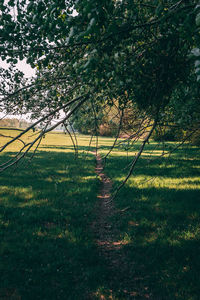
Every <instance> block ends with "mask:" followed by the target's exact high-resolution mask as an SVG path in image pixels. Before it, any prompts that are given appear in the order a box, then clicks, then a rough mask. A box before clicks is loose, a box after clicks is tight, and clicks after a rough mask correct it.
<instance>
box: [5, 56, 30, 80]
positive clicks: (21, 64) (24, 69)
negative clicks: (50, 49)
mask: <svg viewBox="0 0 200 300" xmlns="http://www.w3.org/2000/svg"><path fill="white" fill-rule="evenodd" d="M8 66H9V65H8V64H7V63H6V62H5V61H2V60H1V58H0V67H2V68H5V69H7V68H8ZM16 66H17V68H18V69H19V70H20V71H22V72H24V74H25V76H26V77H32V76H34V75H35V70H34V69H32V68H31V67H30V66H29V65H28V64H27V63H26V60H25V59H23V60H22V61H19V62H18V64H17V65H16Z"/></svg>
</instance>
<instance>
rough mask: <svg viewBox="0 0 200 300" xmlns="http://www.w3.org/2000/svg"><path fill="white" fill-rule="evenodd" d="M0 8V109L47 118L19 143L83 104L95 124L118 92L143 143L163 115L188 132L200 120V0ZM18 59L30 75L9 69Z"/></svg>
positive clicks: (28, 1) (79, 1)
mask: <svg viewBox="0 0 200 300" xmlns="http://www.w3.org/2000/svg"><path fill="white" fill-rule="evenodd" d="M0 9H1V13H0V53H1V59H3V60H6V61H7V62H9V63H10V65H11V67H10V69H9V70H5V69H3V68H1V69H0V80H1V87H0V94H1V102H0V103H1V104H0V108H1V110H2V111H5V112H12V113H13V112H14V113H15V112H16V111H20V113H27V112H29V113H31V114H32V117H33V118H34V119H38V121H36V122H35V124H36V125H37V124H38V123H39V122H44V129H43V131H42V132H41V135H39V136H38V137H37V139H35V140H34V141H33V144H30V145H28V146H26V147H25V148H24V149H23V150H26V151H27V150H28V149H30V148H31V147H33V145H35V144H36V143H37V142H39V141H40V138H41V136H42V135H43V134H45V133H46V132H48V131H50V130H52V129H53V128H55V127H56V124H55V125H51V126H49V124H50V122H51V119H52V118H53V117H54V118H55V117H57V116H58V115H59V113H60V111H61V110H64V112H65V114H66V115H65V117H63V119H62V120H61V121H60V120H59V121H58V122H57V124H58V125H59V124H61V123H62V122H63V123H65V122H66V121H67V120H69V118H70V117H71V116H73V115H74V114H75V113H76V111H78V109H79V108H80V107H81V106H82V105H83V106H86V107H87V108H88V113H89V114H93V115H94V122H93V123H94V124H93V125H94V127H95V126H97V123H98V113H99V111H101V110H102V109H103V108H104V107H109V106H110V107H111V106H113V105H115V103H116V101H117V103H118V110H119V112H120V113H121V112H122V111H123V110H124V109H125V108H126V107H127V105H128V103H130V102H132V104H133V107H137V110H139V111H140V112H141V116H142V117H140V120H141V127H142V126H143V125H142V124H145V125H144V127H142V128H144V130H146V131H147V134H146V138H145V139H144V143H143V144H142V147H143V146H145V143H146V142H147V141H148V139H149V138H150V136H151V134H152V132H153V130H154V129H155V128H156V127H158V126H163V125H164V124H165V125H166V124H169V123H170V124H171V123H173V124H174V125H175V126H182V127H184V128H185V129H187V130H188V132H189V135H190V132H191V133H192V132H194V131H195V130H197V129H198V127H199V115H200V102H199V82H200V50H199V47H200V46H199V45H200V35H199V33H200V5H199V4H198V1H196V0H179V1H178V0H166V1H163V0H153V1H149V0H143V1H140V0H134V1H133V0H112V1H107V0H102V1H98V0H89V1H88V0H76V1H75V0H54V1H52V0H37V1H33V0H17V1H15V0H10V1H1V3H0ZM23 59H25V60H26V61H27V63H28V64H30V65H31V66H32V67H33V68H36V69H37V72H36V77H35V78H32V79H24V77H23V74H22V72H20V71H18V70H17V69H16V68H15V65H16V63H17V61H18V60H23ZM142 120H143V121H142ZM144 120H145V121H144ZM142 122H143V123H142ZM119 123H120V122H119ZM147 123H148V125H147ZM47 124H48V127H47ZM141 127H140V128H139V129H138V134H141V136H143V135H144V130H143V129H141ZM47 128H48V129H47ZM118 135H119V131H117V136H118ZM133 136H134V135H133ZM20 137H21V136H20ZM10 142H11V141H10ZM10 142H9V143H10ZM9 143H7V144H6V145H5V146H4V147H2V149H1V151H3V150H4V149H5V147H7V145H8V144H9ZM26 151H25V152H26ZM17 159H18V158H17ZM136 161H137V159H136ZM8 165H10V164H8ZM3 169H4V168H3Z"/></svg>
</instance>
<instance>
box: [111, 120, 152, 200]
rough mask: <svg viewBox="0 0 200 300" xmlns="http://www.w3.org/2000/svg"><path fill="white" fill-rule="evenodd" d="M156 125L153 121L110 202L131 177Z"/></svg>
mask: <svg viewBox="0 0 200 300" xmlns="http://www.w3.org/2000/svg"><path fill="white" fill-rule="evenodd" d="M156 124H157V121H156V120H155V121H154V124H153V126H152V128H151V130H150V131H149V133H148V135H147V136H146V138H145V139H144V141H143V143H142V146H141V147H140V150H139V152H138V154H137V155H136V157H135V158H134V160H133V161H132V164H131V167H130V170H129V172H128V175H127V176H126V178H125V180H124V181H123V182H122V183H121V184H120V186H119V187H118V188H117V190H116V191H115V193H114V195H113V196H112V199H111V200H113V199H114V198H115V197H116V196H117V194H118V193H119V191H120V190H121V188H122V187H123V186H124V185H125V183H126V182H127V180H128V179H129V177H130V176H131V175H132V173H133V169H134V167H135V165H136V163H137V161H138V159H139V157H140V156H141V154H142V152H143V150H144V147H145V145H146V143H147V142H148V140H149V138H150V137H151V135H152V133H153V131H154V129H155V127H156Z"/></svg>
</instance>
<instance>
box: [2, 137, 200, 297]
mask: <svg viewBox="0 0 200 300" xmlns="http://www.w3.org/2000/svg"><path fill="white" fill-rule="evenodd" d="M4 134H5V131H4ZM12 134H15V132H12V131H9V133H8V135H12ZM26 138H27V139H28V136H27V137H26ZM89 139H90V137H87V136H79V145H80V146H79V149H80V151H79V155H78V157H77V158H76V159H75V157H74V151H73V146H72V145H71V143H70V139H69V138H68V137H66V136H65V135H64V134H58V133H51V134H49V135H47V136H46V137H45V139H43V141H42V144H41V146H40V148H39V151H38V152H37V153H36V155H35V157H34V158H33V159H32V160H31V162H29V161H28V159H26V160H24V161H23V163H22V164H20V165H19V166H18V168H15V169H12V170H7V171H5V172H4V173H2V174H1V175H0V183H1V185H0V240H1V245H0V274H1V280H0V299H23V300H29V299H30V300H31V299H41V300H45V299H52V300H57V299H69V300H75V299H88V298H89V295H93V296H92V297H93V299H96V298H97V299H119V300H123V299H129V298H130V299H152V300H164V299H166V300H168V299H169V300H173V299H181V300H198V299H199V295H200V288H199V287H200V276H199V274H200V258H199V253H200V177H199V176H200V173H199V171H200V151H199V149H198V148H196V147H191V146H188V145H186V146H183V147H181V149H179V150H178V151H177V152H175V153H174V154H172V155H171V156H167V157H165V158H162V159H160V158H159V155H160V154H162V149H161V147H160V146H159V145H157V144H155V143H154V142H150V144H149V145H147V148H146V151H145V153H144V155H143V156H142V158H141V159H140V161H139V162H138V164H137V166H136V169H135V172H134V174H133V176H132V177H131V179H130V180H129V181H128V182H127V184H126V186H125V187H124V188H123V189H122V190H121V191H120V193H119V195H118V197H117V198H116V199H115V206H116V209H117V212H116V214H115V215H114V216H112V222H113V224H116V225H117V228H118V231H117V232H118V233H117V236H116V237H115V238H116V240H117V241H119V240H120V241H125V243H124V246H123V249H122V252H123V256H124V257H125V258H126V260H125V264H126V266H123V268H122V269H123V270H125V272H124V273H123V272H120V270H119V274H117V275H116V276H115V279H112V280H111V277H112V274H111V273H110V270H109V268H108V267H107V264H106V260H105V259H104V257H102V256H100V255H99V253H98V248H97V246H96V243H95V239H94V234H93V232H92V230H91V224H92V223H93V222H94V220H95V218H96V215H95V214H96V211H95V207H96V202H97V198H96V197H97V193H98V189H99V181H98V178H97V176H96V175H95V160H94V157H93V155H92V154H88V155H87V150H88V144H89ZM3 142H5V140H3V138H1V143H2V144H3ZM112 142H113V139H111V138H100V139H99V144H100V146H101V149H100V152H101V154H102V155H104V154H105V153H106V151H107V150H108V148H109V146H110V145H111V144H112ZM173 145H174V144H173V143H167V145H166V150H167V149H171V147H172V146H173ZM18 146H19V145H18V143H16V144H15V145H12V146H9V147H8V149H7V151H6V152H4V154H3V155H2V156H1V159H2V161H5V159H7V158H10V157H12V156H13V155H14V153H15V152H16V151H17V148H18ZM94 147H95V143H94V142H93V143H92V149H93V150H94ZM138 147H139V145H138V144H137V145H136V148H134V149H131V151H130V152H129V154H128V156H127V153H126V152H124V149H123V147H119V148H117V149H116V150H114V151H113V152H112V154H111V155H110V157H109V159H108V160H107V164H106V167H105V172H106V173H107V175H108V176H110V177H111V178H112V181H113V188H115V187H116V186H117V185H118V184H119V183H120V182H121V180H123V178H125V175H126V173H127V172H128V170H127V168H126V165H127V164H128V163H130V161H131V158H132V156H133V155H134V153H135V152H136V150H137V149H138ZM155 147H156V149H155V151H154V152H153V153H152V150H153V149H154V148H155ZM130 278H131V279H132V280H129V279H130ZM133 281H134V284H133ZM125 289H126V290H128V291H131V292H132V293H131V294H130V293H129V295H131V296H129V298H127V297H126V295H125V293H124V290H125ZM111 295H112V296H111ZM103 297H104V298H103Z"/></svg>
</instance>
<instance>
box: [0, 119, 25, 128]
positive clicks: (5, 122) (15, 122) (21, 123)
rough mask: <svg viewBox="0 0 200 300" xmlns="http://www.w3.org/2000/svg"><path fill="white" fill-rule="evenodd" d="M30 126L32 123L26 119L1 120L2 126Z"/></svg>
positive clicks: (0, 125)
mask: <svg viewBox="0 0 200 300" xmlns="http://www.w3.org/2000/svg"><path fill="white" fill-rule="evenodd" d="M29 126H30V123H29V122H27V121H25V120H23V119H22V120H19V119H17V118H14V119H9V118H6V119H2V120H0V127H8V128H9V127H13V128H27V127H29Z"/></svg>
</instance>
